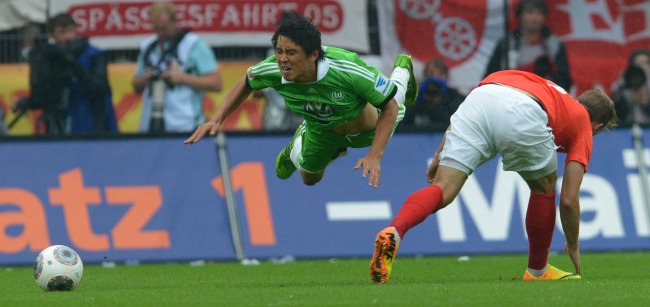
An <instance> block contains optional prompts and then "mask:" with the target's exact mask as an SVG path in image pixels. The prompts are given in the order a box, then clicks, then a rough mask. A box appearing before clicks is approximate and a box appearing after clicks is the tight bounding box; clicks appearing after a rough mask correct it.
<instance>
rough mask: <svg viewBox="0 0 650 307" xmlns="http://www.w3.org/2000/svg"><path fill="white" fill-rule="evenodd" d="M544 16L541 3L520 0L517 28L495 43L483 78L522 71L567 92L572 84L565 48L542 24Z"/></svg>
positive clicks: (545, 9) (546, 8) (543, 2)
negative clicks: (492, 74) (501, 72)
mask: <svg viewBox="0 0 650 307" xmlns="http://www.w3.org/2000/svg"><path fill="white" fill-rule="evenodd" d="M547 14H548V6H547V5H546V3H545V1H544V0H521V2H520V3H519V5H518V6H517V10H516V16H517V20H518V21H519V28H517V29H516V30H515V31H514V32H511V34H510V35H509V36H508V37H504V38H502V39H501V40H500V41H499V43H498V44H497V46H496V47H495V49H494V51H493V53H492V56H491V57H490V60H489V62H488V65H487V69H486V72H485V75H486V76H487V75H489V74H491V73H493V72H495V71H498V70H504V69H517V70H523V71H528V72H532V73H535V74H537V75H538V76H540V77H542V78H545V79H549V80H551V81H553V82H555V84H557V85H559V86H561V87H562V88H564V89H565V90H567V91H569V90H570V89H571V85H572V83H573V81H572V80H571V72H570V68H569V61H568V58H567V51H566V47H565V44H564V43H563V42H562V41H561V40H560V38H559V37H557V36H555V35H554V34H553V33H552V32H551V29H550V28H549V27H548V26H547V25H546V24H545V22H546V16H547ZM506 59H507V60H506Z"/></svg>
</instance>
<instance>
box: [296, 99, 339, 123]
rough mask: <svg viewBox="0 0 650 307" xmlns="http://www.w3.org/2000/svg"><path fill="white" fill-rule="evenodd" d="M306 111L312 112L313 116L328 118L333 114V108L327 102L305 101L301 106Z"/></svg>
mask: <svg viewBox="0 0 650 307" xmlns="http://www.w3.org/2000/svg"><path fill="white" fill-rule="evenodd" d="M303 108H304V109H305V111H306V112H308V113H310V114H313V115H314V116H316V117H318V118H322V119H329V118H331V117H332V116H334V109H333V108H332V107H331V106H330V105H327V104H324V103H320V102H313V101H309V102H305V105H304V106H303Z"/></svg>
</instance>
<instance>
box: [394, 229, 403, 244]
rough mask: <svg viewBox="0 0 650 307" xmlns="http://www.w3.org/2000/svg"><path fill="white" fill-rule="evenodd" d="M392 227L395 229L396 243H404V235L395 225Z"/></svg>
mask: <svg viewBox="0 0 650 307" xmlns="http://www.w3.org/2000/svg"><path fill="white" fill-rule="evenodd" d="M392 228H393V229H394V230H395V243H397V245H399V244H400V243H402V237H400V235H399V233H398V232H397V228H395V227H392Z"/></svg>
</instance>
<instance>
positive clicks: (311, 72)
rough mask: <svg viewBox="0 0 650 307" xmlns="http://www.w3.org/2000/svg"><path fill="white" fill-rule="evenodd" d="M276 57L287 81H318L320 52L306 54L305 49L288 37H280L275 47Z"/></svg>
mask: <svg viewBox="0 0 650 307" xmlns="http://www.w3.org/2000/svg"><path fill="white" fill-rule="evenodd" d="M275 56H276V58H277V61H278V67H280V72H281V73H282V77H284V79H285V80H287V81H294V82H298V83H300V82H314V81H316V58H317V57H318V51H315V52H314V53H313V54H310V55H307V54H305V49H304V48H302V46H299V45H298V44H296V43H295V42H294V41H292V40H291V39H290V38H288V37H286V36H282V35H280V36H279V37H278V40H277V42H276V45H275Z"/></svg>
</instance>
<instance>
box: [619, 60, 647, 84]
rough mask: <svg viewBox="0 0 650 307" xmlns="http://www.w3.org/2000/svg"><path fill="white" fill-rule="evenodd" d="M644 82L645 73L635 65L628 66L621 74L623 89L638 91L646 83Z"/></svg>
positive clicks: (645, 78)
mask: <svg viewBox="0 0 650 307" xmlns="http://www.w3.org/2000/svg"><path fill="white" fill-rule="evenodd" d="M646 80H647V76H646V75H645V71H644V70H643V68H641V67H639V66H636V65H630V66H628V67H627V68H626V69H625V72H624V73H623V81H624V82H625V85H624V86H625V88H629V89H638V88H640V87H641V86H643V85H644V84H645V83H646Z"/></svg>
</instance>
